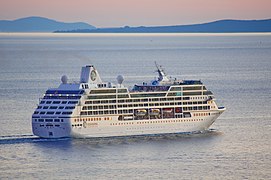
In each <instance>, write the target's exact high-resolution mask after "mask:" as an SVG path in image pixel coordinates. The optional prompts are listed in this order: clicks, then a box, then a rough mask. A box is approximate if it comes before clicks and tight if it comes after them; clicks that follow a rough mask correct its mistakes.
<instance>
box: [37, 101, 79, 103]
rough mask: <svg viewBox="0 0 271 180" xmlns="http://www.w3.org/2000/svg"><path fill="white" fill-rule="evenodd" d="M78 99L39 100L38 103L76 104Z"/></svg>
mask: <svg viewBox="0 0 271 180" xmlns="http://www.w3.org/2000/svg"><path fill="white" fill-rule="evenodd" d="M77 102H78V101H41V102H40V104H67V103H68V104H76V103H77Z"/></svg>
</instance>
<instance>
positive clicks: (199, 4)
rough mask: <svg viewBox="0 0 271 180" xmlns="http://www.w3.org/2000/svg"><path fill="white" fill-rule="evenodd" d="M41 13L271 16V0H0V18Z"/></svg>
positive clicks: (128, 21)
mask: <svg viewBox="0 0 271 180" xmlns="http://www.w3.org/2000/svg"><path fill="white" fill-rule="evenodd" d="M28 16H42V17H47V18H51V19H55V20H58V21H65V22H76V21H83V22H87V23H89V24H91V25H94V26H96V27H116V26H125V25H129V26H141V25H143V26H155V25H175V24H193V23H202V22H208V21H214V20H220V19H269V18H271V0H0V19H2V20H4V19H6V20H14V19H17V18H21V17H28Z"/></svg>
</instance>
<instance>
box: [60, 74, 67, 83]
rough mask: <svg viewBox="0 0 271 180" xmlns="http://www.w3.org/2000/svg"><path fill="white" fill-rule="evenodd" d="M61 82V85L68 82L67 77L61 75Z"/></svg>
mask: <svg viewBox="0 0 271 180" xmlns="http://www.w3.org/2000/svg"><path fill="white" fill-rule="evenodd" d="M61 81H62V83H63V84H67V82H68V77H67V76H66V75H63V76H62V77H61Z"/></svg>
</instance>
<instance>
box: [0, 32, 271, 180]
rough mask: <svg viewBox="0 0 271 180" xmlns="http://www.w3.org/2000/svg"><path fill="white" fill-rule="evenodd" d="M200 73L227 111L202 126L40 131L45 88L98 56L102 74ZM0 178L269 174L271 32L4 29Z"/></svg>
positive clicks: (75, 74) (133, 77)
mask: <svg viewBox="0 0 271 180" xmlns="http://www.w3.org/2000/svg"><path fill="white" fill-rule="evenodd" d="M154 61H157V62H158V63H159V64H162V65H163V66H164V67H165V69H166V71H167V73H168V74H169V75H170V76H174V77H177V78H180V79H201V80H202V81H203V82H204V84H205V85H206V86H207V88H209V89H210V90H212V91H213V93H214V94H215V96H216V98H217V103H218V104H219V105H221V106H226V107H227V111H226V112H225V113H224V114H222V116H221V117H220V118H219V119H218V120H217V121H216V122H215V124H214V125H212V126H211V128H212V130H210V131H207V132H205V133H202V134H185V135H170V136H169V135H168V136H156V137H130V138H117V139H116V138H105V139H57V140H46V139H39V138H38V137H35V136H33V135H32V132H31V115H32V113H33V111H34V109H35V107H36V104H37V103H38V99H39V97H41V96H42V95H43V93H44V92H45V91H46V89H47V88H48V87H56V86H58V85H59V83H60V77H61V76H62V75H63V74H66V75H67V76H68V78H69V81H71V82H72V81H78V80H79V76H80V68H81V66H84V65H86V64H94V65H95V66H96V67H97V69H98V70H99V72H100V75H101V77H102V78H103V80H104V81H112V82H116V77H117V75H119V74H121V75H123V76H124V78H125V80H124V84H125V85H126V86H132V85H133V84H135V83H140V82H142V81H148V80H152V79H153V78H154V77H155V76H156V74H155V73H154V70H155V67H154ZM0 95H1V96H0V115H1V116H0V122H1V126H0V178H1V179H3V178H4V179H5V178H7V179H14V178H18V179H23V178H24V179H36V178H39V179H41V178H46V179H48V178H49V179H68V178H69V179H112V178H113V179H128V178H131V179H222V178H223V179H270V178H271V171H270V169H271V154H270V152H271V151H270V150H271V148H270V147H271V141H270V138H271V111H270V107H271V34H179V35H178V34H171V35H170V34H156V35H155V34H140V35H136V34H128V35H127V34H126V35H125V34H118V35H114V34H106V35H99V34H90V35H89V34H63V35H62V34H0Z"/></svg>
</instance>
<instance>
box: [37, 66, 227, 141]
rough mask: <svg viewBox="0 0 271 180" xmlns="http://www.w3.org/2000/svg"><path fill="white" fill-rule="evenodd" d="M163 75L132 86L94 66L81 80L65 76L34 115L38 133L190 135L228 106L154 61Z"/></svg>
mask: <svg viewBox="0 0 271 180" xmlns="http://www.w3.org/2000/svg"><path fill="white" fill-rule="evenodd" d="M155 65H156V68H157V73H158V77H157V78H156V79H154V80H152V81H151V82H150V83H146V82H143V83H141V84H137V85H134V87H133V88H127V87H125V86H124V85H123V79H124V78H123V76H121V75H119V76H118V77H117V83H116V84H113V83H111V82H104V81H102V79H101V77H100V76H99V73H98V71H97V69H96V68H95V67H94V66H93V65H87V66H85V67H82V70H81V77H80V81H79V82H77V83H68V79H67V76H65V75H64V76H62V78H61V81H62V83H61V84H60V85H59V87H58V88H50V89H48V90H47V91H46V93H45V94H44V95H43V97H42V98H40V102H39V104H38V106H37V108H36V110H35V111H34V113H33V115H32V131H33V134H34V135H36V136H39V137H42V138H62V137H77V138H92V137H118V136H137V135H158V134H171V133H190V132H200V131H204V130H208V128H209V127H210V126H211V125H212V124H213V123H214V121H215V120H216V119H217V118H218V117H219V116H220V115H221V113H223V112H224V111H225V109H226V108H224V107H218V106H217V104H216V103H215V98H214V95H213V93H212V92H211V91H209V90H207V88H206V87H205V85H204V84H203V83H202V82H201V81H199V80H177V79H176V78H170V77H168V76H167V75H166V73H165V71H164V69H163V68H162V66H160V65H158V64H157V63H155Z"/></svg>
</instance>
